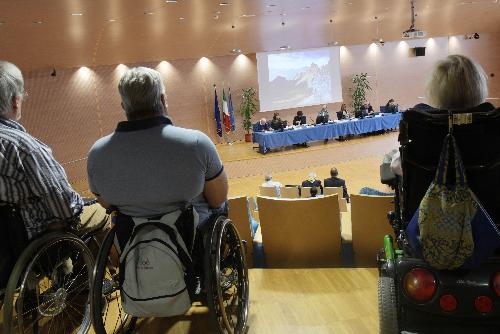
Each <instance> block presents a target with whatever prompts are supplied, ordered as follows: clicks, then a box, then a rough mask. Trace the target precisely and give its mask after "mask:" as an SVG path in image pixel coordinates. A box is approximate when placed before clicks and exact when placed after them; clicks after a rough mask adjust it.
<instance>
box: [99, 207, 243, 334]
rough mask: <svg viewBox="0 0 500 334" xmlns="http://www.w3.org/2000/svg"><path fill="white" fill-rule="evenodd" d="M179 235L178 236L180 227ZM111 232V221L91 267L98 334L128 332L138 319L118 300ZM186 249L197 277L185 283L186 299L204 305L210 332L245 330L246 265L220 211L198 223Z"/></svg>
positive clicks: (229, 333) (117, 268) (233, 231)
mask: <svg viewBox="0 0 500 334" xmlns="http://www.w3.org/2000/svg"><path fill="white" fill-rule="evenodd" d="M181 235H182V236H183V237H184V235H183V234H182V232H181ZM116 237H117V224H114V226H112V228H111V230H110V231H109V232H108V234H107V236H106V238H105V239H104V241H103V243H102V246H101V249H100V250H99V253H98V256H97V259H96V264H95V268H94V274H93V275H94V276H93V281H92V282H93V283H92V293H91V303H90V304H91V314H92V323H93V326H94V330H95V331H96V333H98V334H105V333H132V332H135V328H136V327H138V326H140V320H139V319H138V318H137V317H133V316H131V315H128V314H126V313H125V312H124V308H123V305H122V300H121V297H120V283H119V282H120V277H119V276H120V264H119V261H118V253H117V250H116V246H115V244H114V243H115V240H116V239H115V238H116ZM184 239H185V240H186V239H189V238H184ZM192 249H193V252H192V254H191V258H192V259H193V264H194V268H195V274H196V277H197V278H198V279H197V280H196V282H192V285H196V286H188V290H190V291H193V293H192V294H191V293H190V297H191V302H192V303H193V302H201V303H203V304H205V305H206V306H207V307H208V310H209V317H210V322H211V324H212V327H213V332H214V333H218V334H219V333H220V334H226V333H227V334H240V333H246V331H247V320H248V307H249V285H248V270H247V267H246V264H245V263H246V262H245V252H244V245H243V244H242V242H241V239H240V237H239V235H238V231H237V229H236V228H235V226H234V225H233V224H232V222H231V220H229V219H228V218H226V217H225V216H222V215H221V216H214V217H212V218H211V219H209V221H207V222H206V223H204V224H203V226H202V227H199V228H198V231H197V232H196V237H195V241H194V246H193V248H192ZM196 283H198V284H196ZM186 284H189V283H188V282H186ZM137 332H139V331H137ZM207 332H208V331H207Z"/></svg>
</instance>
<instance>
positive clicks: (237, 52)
mask: <svg viewBox="0 0 500 334" xmlns="http://www.w3.org/2000/svg"><path fill="white" fill-rule="evenodd" d="M231 53H232V54H240V53H241V49H237V48H234V49H232V50H231Z"/></svg>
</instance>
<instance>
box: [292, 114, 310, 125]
mask: <svg viewBox="0 0 500 334" xmlns="http://www.w3.org/2000/svg"><path fill="white" fill-rule="evenodd" d="M298 122H300V125H302V124H306V123H307V120H306V116H304V115H302V116H295V117H294V118H293V125H297V123H298Z"/></svg>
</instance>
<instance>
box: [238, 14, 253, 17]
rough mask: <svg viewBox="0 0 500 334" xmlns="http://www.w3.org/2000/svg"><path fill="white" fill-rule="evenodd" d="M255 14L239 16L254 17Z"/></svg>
mask: <svg viewBox="0 0 500 334" xmlns="http://www.w3.org/2000/svg"><path fill="white" fill-rule="evenodd" d="M254 16H255V14H242V15H241V17H254Z"/></svg>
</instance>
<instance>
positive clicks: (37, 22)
mask: <svg viewBox="0 0 500 334" xmlns="http://www.w3.org/2000/svg"><path fill="white" fill-rule="evenodd" d="M33 23H36V24H42V23H43V22H42V21H33Z"/></svg>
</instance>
